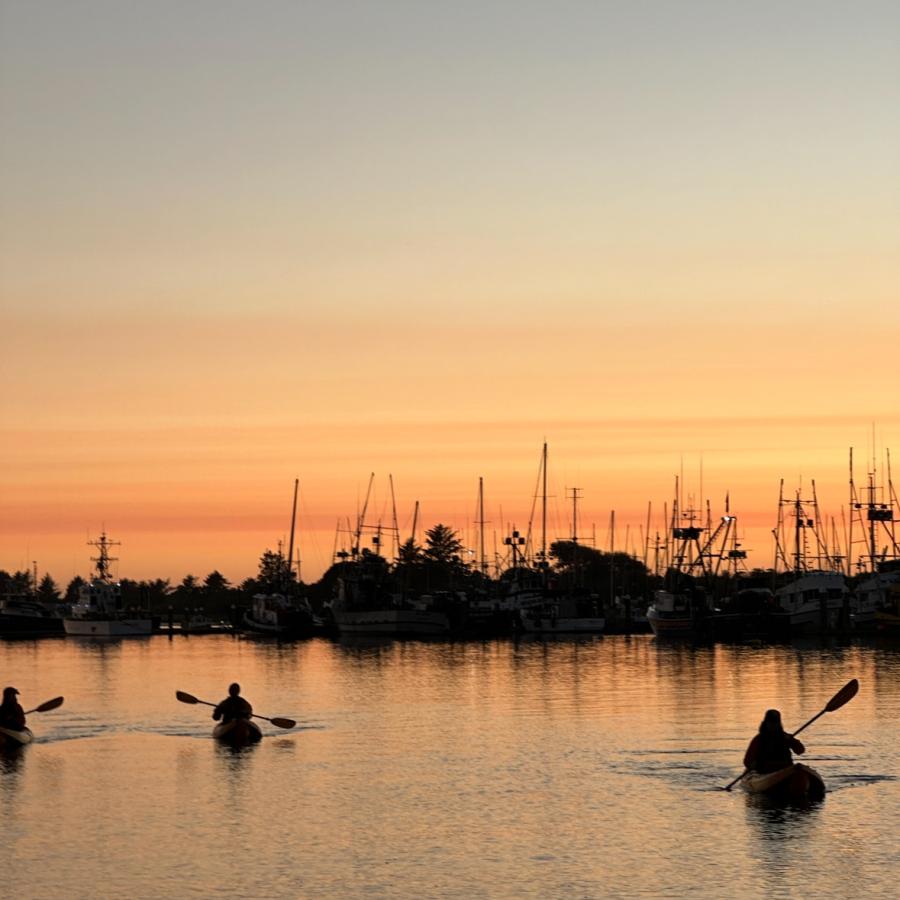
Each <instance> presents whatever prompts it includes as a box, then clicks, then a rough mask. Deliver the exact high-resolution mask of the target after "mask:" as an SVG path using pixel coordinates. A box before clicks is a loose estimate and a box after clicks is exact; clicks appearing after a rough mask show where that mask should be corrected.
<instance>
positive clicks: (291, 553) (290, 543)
mask: <svg viewBox="0 0 900 900" xmlns="http://www.w3.org/2000/svg"><path fill="white" fill-rule="evenodd" d="M299 487H300V479H299V478H295V479H294V508H293V511H292V512H291V539H290V540H289V541H288V552H287V563H288V572H289V573H290V572H292V571H293V568H294V527H295V525H296V524H297V491H298V489H299ZM297 581H298V582H299V581H300V566H299V565H298V566H297Z"/></svg>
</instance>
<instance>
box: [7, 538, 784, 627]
mask: <svg viewBox="0 0 900 900" xmlns="http://www.w3.org/2000/svg"><path fill="white" fill-rule="evenodd" d="M463 554H464V548H463V544H462V541H461V540H460V538H459V534H458V533H457V532H456V531H455V530H454V529H452V528H450V527H449V526H447V525H443V524H438V525H435V526H434V527H433V528H431V529H429V530H428V531H426V532H425V539H424V542H423V543H422V544H421V545H420V544H417V543H416V542H415V541H414V540H413V539H412V538H409V539H408V540H406V541H405V542H404V543H403V544H401V545H400V548H399V551H398V554H397V559H396V561H394V562H391V561H389V560H388V559H386V558H385V557H383V556H380V555H379V554H377V553H374V552H372V551H371V550H369V549H367V548H364V549H362V550H361V551H360V552H359V553H358V554H355V555H351V554H342V555H340V556H341V558H340V559H338V561H336V562H335V563H334V564H332V565H331V566H330V567H329V569H328V570H327V571H326V572H325V573H324V574H323V575H322V577H321V578H320V579H319V580H318V581H315V582H311V583H309V584H305V583H302V582H298V581H297V575H296V571H295V570H294V569H293V567H292V566H291V565H289V563H288V560H287V559H286V558H285V557H284V555H283V554H282V553H281V552H280V551H273V550H268V549H267V550H266V551H265V552H264V553H263V554H262V556H261V557H260V559H259V565H258V571H257V574H256V576H255V577H253V578H247V579H245V580H244V581H242V582H240V583H239V584H232V583H231V582H230V581H229V580H228V579H227V578H226V577H225V576H224V575H223V574H222V573H221V572H220V571H219V570H218V569H215V570H213V571H212V572H210V573H209V574H208V575H207V576H206V577H205V578H202V579H201V578H198V577H197V576H195V575H192V574H188V575H185V576H184V578H183V579H182V580H181V582H180V583H179V584H177V585H172V584H171V583H170V581H169V580H168V579H164V578H156V579H151V580H143V581H135V580H132V579H129V578H123V579H120V581H119V585H120V586H121V592H122V602H123V605H124V606H126V607H135V608H137V607H140V608H144V609H150V610H152V611H153V612H155V613H158V614H161V613H164V612H165V611H167V610H168V609H169V608H170V607H171V609H172V610H173V612H174V613H175V614H182V613H184V612H187V611H191V610H197V609H201V608H202V609H203V610H204V612H205V613H206V614H207V615H209V616H211V617H221V618H227V617H229V616H230V615H232V613H233V610H234V609H235V608H239V607H242V606H245V605H247V604H248V603H249V602H250V600H251V598H252V597H253V595H254V594H260V593H263V594H264V593H286V594H292V593H298V592H302V593H303V594H304V595H305V596H307V597H308V599H309V600H310V602H311V603H312V605H313V607H314V608H316V609H321V607H322V605H323V604H324V603H325V602H326V601H327V600H329V599H330V598H331V597H332V596H333V595H334V591H335V588H336V585H337V580H338V579H339V578H340V577H341V574H342V571H343V568H344V567H346V566H348V565H353V564H363V565H365V566H366V567H367V569H368V570H369V572H370V574H372V573H374V576H375V577H376V578H379V579H382V580H384V581H385V582H386V583H388V582H389V583H390V585H391V587H392V588H393V589H394V590H396V591H397V592H399V593H409V594H421V593H425V592H433V591H465V592H478V591H489V590H491V589H493V588H494V587H495V586H496V585H497V584H498V582H499V583H500V584H502V583H503V582H504V581H509V580H511V579H514V578H517V577H523V576H524V577H531V578H537V577H539V578H541V579H542V580H543V582H544V583H545V584H546V585H547V586H549V587H551V588H557V589H559V590H577V591H584V592H587V593H590V594H592V595H596V596H597V598H598V600H599V602H600V603H601V604H602V605H603V606H610V605H612V604H613V603H614V602H615V600H616V598H621V597H624V596H628V597H630V598H632V599H633V600H635V601H638V600H639V599H641V598H644V599H649V598H650V597H651V596H652V593H653V591H654V590H656V589H657V588H660V587H663V586H665V585H666V584H668V585H669V586H671V575H672V573H669V578H668V579H667V578H665V577H663V576H658V575H655V574H653V573H652V572H651V571H650V570H649V569H648V568H647V567H646V566H645V565H644V564H643V563H642V562H641V561H640V560H638V559H636V558H635V557H633V556H630V555H629V554H626V553H622V552H613V553H608V552H604V551H602V550H597V549H595V548H593V547H589V546H586V545H584V544H576V543H574V542H572V541H568V540H563V541H555V542H553V543H552V544H551V545H550V548H549V553H548V557H549V559H548V560H547V563H546V565H545V566H544V567H543V570H542V568H541V567H540V566H538V567H531V566H526V565H523V566H521V567H519V568H517V569H507V570H506V571H505V572H504V573H502V574H501V575H500V576H499V579H493V578H490V577H488V576H487V575H485V574H483V573H482V572H481V571H480V569H479V567H478V566H476V565H473V564H472V563H471V562H469V561H466V560H465V559H464V555H463ZM678 577H679V579H680V581H681V584H682V585H684V583H685V579H686V576H683V575H680V574H679V576H678ZM773 577H774V573H773V571H772V570H771V569H754V570H753V571H752V572H750V573H746V574H744V575H742V576H741V578H740V587H771V586H773ZM33 580H34V579H33V576H32V574H31V573H30V572H27V571H19V572H15V573H13V574H10V573H7V572H4V571H2V570H0V596H11V595H32V594H34V595H35V596H36V598H37V599H38V600H40V601H42V602H44V603H48V604H58V603H74V602H76V601H77V600H78V595H79V591H80V589H81V588H82V586H84V585H85V583H86V582H85V579H83V578H81V577H80V576H77V575H76V576H75V577H74V578H73V579H72V580H71V581H70V582H69V583H68V585H66V587H65V589H62V588H61V587H60V586H59V585H58V584H57V583H56V582H55V581H54V579H53V578H52V577H51V576H50V575H49V574H47V575H44V577H43V578H42V579H40V581H39V583H38V585H37V588H36V589H35V587H34V585H33ZM693 581H694V579H687V582H688V583H691V582H693ZM706 587H707V589H708V591H709V592H710V593H711V594H712V595H713V596H727V594H728V593H729V591H731V592H733V591H734V589H735V587H736V583H735V579H734V578H733V577H732V576H729V575H719V576H717V577H716V579H713V580H711V581H708V582H707V584H706Z"/></svg>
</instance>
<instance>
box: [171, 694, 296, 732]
mask: <svg viewBox="0 0 900 900" xmlns="http://www.w3.org/2000/svg"><path fill="white" fill-rule="evenodd" d="M175 697H176V698H177V699H178V700H180V701H181V702H182V703H202V704H203V705H204V706H218V705H219V704H218V703H210V702H209V700H198V699H197V698H196V697H195V696H194V695H193V694H186V693H185V692H184V691H175ZM253 718H254V719H265V720H266V721H267V722H271V723H272V724H273V725H274V726H275V727H276V728H293V727H294V726H295V725H296V724H297V723H296V722H295V721H294V720H293V719H281V718H278V717H277V716H276V717H275V718H274V719H270V718H269V717H268V716H261V715H259V713H253Z"/></svg>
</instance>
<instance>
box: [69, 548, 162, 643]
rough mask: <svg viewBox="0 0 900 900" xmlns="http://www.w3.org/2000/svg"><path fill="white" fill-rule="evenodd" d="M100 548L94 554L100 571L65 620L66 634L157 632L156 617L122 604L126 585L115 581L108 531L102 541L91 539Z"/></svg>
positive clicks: (137, 634)
mask: <svg viewBox="0 0 900 900" xmlns="http://www.w3.org/2000/svg"><path fill="white" fill-rule="evenodd" d="M88 543H89V544H90V546H92V547H96V548H97V549H98V551H99V552H98V555H97V556H96V557H91V561H92V562H93V563H94V564H95V566H96V574H95V575H94V577H93V578H92V579H91V580H90V581H89V582H88V583H87V584H84V585H82V587H81V590H80V591H79V595H78V602H77V603H75V604H73V606H72V612H71V614H70V615H69V616H67V617H66V618H65V619H64V620H63V626H64V628H65V630H66V634H69V635H74V636H75V637H141V636H146V635H149V634H152V633H153V619H152V618H151V617H150V614H149V613H148V612H147V611H146V610H132V609H125V608H124V605H123V603H122V586H121V585H120V584H119V583H118V582H117V581H114V580H113V578H112V574H111V572H110V566H111V564H112V563H113V562H115V559H114V558H113V557H111V556H110V555H109V549H110V547H112V546H114V544H116V543H117V542H114V541H110V540H109V539H108V538H107V536H106V533H105V532H103V533H102V534H101V535H100V538H99V540H97V541H89V542H88Z"/></svg>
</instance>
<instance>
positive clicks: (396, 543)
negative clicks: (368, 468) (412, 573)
mask: <svg viewBox="0 0 900 900" xmlns="http://www.w3.org/2000/svg"><path fill="white" fill-rule="evenodd" d="M388 481H389V482H390V483H391V515H392V519H393V522H392V524H393V529H394V532H393V534H392V535H391V555H392V556H393V558H394V559H395V560H396V559H397V555H398V554H399V552H400V526H399V525H398V524H397V499H396V497H395V496H394V476H393V475H390V474H388Z"/></svg>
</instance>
